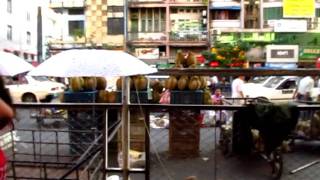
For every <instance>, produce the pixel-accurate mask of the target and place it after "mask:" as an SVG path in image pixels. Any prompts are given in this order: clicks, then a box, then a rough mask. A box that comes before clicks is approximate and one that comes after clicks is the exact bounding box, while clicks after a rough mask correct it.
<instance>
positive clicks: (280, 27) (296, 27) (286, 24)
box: [273, 19, 308, 32]
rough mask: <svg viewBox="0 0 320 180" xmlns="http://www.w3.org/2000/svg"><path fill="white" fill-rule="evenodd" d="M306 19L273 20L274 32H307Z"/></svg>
mask: <svg viewBox="0 0 320 180" xmlns="http://www.w3.org/2000/svg"><path fill="white" fill-rule="evenodd" d="M307 26H308V23H307V20H290V19H281V20H275V21H274V22H273V28H274V32H307V30H308V29H307Z"/></svg>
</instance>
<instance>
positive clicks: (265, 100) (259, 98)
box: [257, 97, 270, 103]
mask: <svg viewBox="0 0 320 180" xmlns="http://www.w3.org/2000/svg"><path fill="white" fill-rule="evenodd" d="M257 100H258V102H261V103H268V102H270V101H269V99H268V98H266V97H257Z"/></svg>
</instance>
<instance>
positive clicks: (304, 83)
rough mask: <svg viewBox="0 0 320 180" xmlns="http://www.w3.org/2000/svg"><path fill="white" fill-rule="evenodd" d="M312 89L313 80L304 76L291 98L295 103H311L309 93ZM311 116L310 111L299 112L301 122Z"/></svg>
mask: <svg viewBox="0 0 320 180" xmlns="http://www.w3.org/2000/svg"><path fill="white" fill-rule="evenodd" d="M313 88H314V78H313V77H311V76H306V77H304V78H302V79H301V80H300V81H299V83H298V86H297V88H296V90H295V92H294V94H293V98H294V99H296V100H297V101H312V97H311V93H312V89H313ZM312 116H313V112H312V111H301V112H300V118H301V120H310V119H311V118H312Z"/></svg>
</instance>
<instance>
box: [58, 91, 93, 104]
mask: <svg viewBox="0 0 320 180" xmlns="http://www.w3.org/2000/svg"><path fill="white" fill-rule="evenodd" d="M97 93H98V91H83V92H73V91H66V92H64V94H63V102H75V103H91V102H96V99H97V97H98V95H97Z"/></svg>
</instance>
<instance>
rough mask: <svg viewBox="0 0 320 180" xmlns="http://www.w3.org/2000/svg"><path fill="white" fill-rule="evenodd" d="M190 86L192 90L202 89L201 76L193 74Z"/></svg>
mask: <svg viewBox="0 0 320 180" xmlns="http://www.w3.org/2000/svg"><path fill="white" fill-rule="evenodd" d="M188 87H189V89H190V90H197V89H200V87H201V82H200V80H199V77H198V76H192V77H191V79H190V81H189V84H188Z"/></svg>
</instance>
